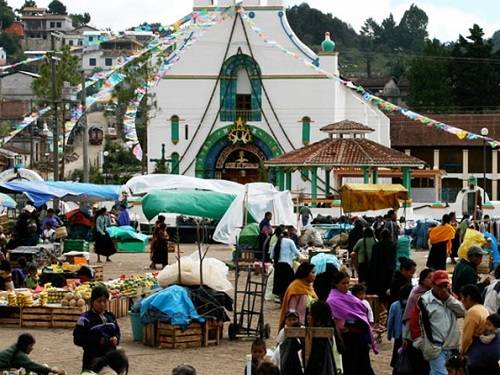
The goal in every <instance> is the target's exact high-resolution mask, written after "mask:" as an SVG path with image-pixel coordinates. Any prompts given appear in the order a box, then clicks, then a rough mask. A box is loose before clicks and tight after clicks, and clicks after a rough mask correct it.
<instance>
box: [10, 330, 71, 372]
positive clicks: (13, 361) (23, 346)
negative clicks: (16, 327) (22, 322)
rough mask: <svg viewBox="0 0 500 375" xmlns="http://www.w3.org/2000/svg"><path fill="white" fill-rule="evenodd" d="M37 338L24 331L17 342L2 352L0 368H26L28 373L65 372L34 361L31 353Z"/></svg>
mask: <svg viewBox="0 0 500 375" xmlns="http://www.w3.org/2000/svg"><path fill="white" fill-rule="evenodd" d="M34 345H35V338H34V337H33V336H32V335H30V334H29V333H23V334H22V335H20V336H19V337H18V338H17V343H16V344H15V345H12V346H11V347H9V348H7V349H5V350H3V351H1V352H0V370H12V369H16V370H19V369H24V370H25V371H26V373H35V374H38V375H44V374H49V373H54V374H61V375H62V374H65V372H64V370H59V369H58V368H55V367H54V368H50V367H47V366H43V365H40V364H38V363H36V362H33V361H32V360H31V359H30V358H29V354H30V353H31V352H32V351H33V347H34Z"/></svg>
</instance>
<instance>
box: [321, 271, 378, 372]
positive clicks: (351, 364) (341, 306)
mask: <svg viewBox="0 0 500 375" xmlns="http://www.w3.org/2000/svg"><path fill="white" fill-rule="evenodd" d="M349 282H350V279H349V275H348V274H346V273H345V272H339V273H337V274H336V275H335V278H334V288H333V289H332V290H331V292H330V296H329V297H328V300H327V303H328V304H329V305H330V308H331V310H332V317H333V319H334V320H335V325H336V327H337V329H338V330H339V332H340V333H341V335H342V339H343V341H344V348H345V349H344V352H343V353H342V364H343V366H344V375H360V374H363V375H374V374H375V373H374V372H373V369H372V366H371V363H370V346H371V347H372V349H373V351H374V352H375V353H378V352H377V349H376V347H375V343H374V339H373V334H372V331H371V327H370V322H369V321H368V309H367V308H366V306H365V305H364V304H363V302H361V300H359V299H357V298H356V297H354V296H353V295H352V294H351V292H349Z"/></svg>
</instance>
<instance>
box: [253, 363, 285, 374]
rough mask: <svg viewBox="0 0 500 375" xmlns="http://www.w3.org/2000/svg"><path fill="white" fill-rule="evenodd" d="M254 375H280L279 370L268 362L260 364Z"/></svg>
mask: <svg viewBox="0 0 500 375" xmlns="http://www.w3.org/2000/svg"><path fill="white" fill-rule="evenodd" d="M256 375H280V369H279V368H278V367H277V366H275V365H273V364H272V363H269V362H262V363H261V364H260V366H259V368H258V369H257V372H256Z"/></svg>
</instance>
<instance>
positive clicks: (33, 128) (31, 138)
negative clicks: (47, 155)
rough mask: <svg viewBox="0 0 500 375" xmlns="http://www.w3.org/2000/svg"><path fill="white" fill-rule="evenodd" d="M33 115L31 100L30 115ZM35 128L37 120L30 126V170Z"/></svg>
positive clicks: (31, 102)
mask: <svg viewBox="0 0 500 375" xmlns="http://www.w3.org/2000/svg"><path fill="white" fill-rule="evenodd" d="M31 113H33V99H31V100H30V114H31ZM35 126H38V120H37V121H35V122H32V123H31V125H30V169H33V159H34V154H33V149H34V148H35V147H34V140H33V137H34V133H35Z"/></svg>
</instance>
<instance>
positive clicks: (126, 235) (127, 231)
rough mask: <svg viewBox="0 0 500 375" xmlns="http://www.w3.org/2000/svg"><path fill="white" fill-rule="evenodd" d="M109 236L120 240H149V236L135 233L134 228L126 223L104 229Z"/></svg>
mask: <svg viewBox="0 0 500 375" xmlns="http://www.w3.org/2000/svg"><path fill="white" fill-rule="evenodd" d="M106 231H107V232H108V234H109V236H110V237H111V238H116V239H118V240H120V241H130V240H132V241H140V242H147V241H148V240H149V236H148V235H145V234H142V233H137V232H136V231H135V229H134V228H132V227H131V226H128V225H124V226H122V227H109V228H108V229H106Z"/></svg>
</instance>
